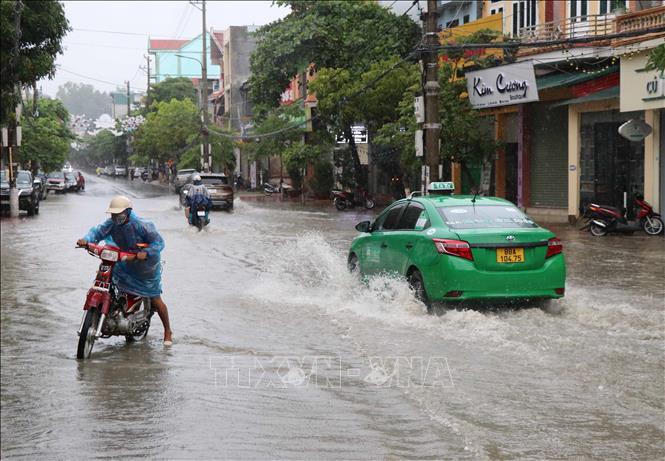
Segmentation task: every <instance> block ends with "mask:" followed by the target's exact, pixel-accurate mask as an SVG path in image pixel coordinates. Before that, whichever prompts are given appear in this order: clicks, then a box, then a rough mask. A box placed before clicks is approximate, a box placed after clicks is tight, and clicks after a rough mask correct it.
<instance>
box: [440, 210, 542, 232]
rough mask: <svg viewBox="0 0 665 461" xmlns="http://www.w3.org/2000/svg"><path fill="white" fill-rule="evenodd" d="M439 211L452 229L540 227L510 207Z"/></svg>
mask: <svg viewBox="0 0 665 461" xmlns="http://www.w3.org/2000/svg"><path fill="white" fill-rule="evenodd" d="M437 210H438V212H439V214H440V215H441V217H442V218H443V221H444V223H445V224H446V226H448V227H449V228H451V229H495V228H533V227H538V225H537V224H536V223H535V222H533V220H532V219H531V218H529V217H528V216H526V215H525V214H524V213H522V212H521V211H520V210H518V209H517V208H515V207H514V206H510V205H477V206H447V207H439V208H437Z"/></svg>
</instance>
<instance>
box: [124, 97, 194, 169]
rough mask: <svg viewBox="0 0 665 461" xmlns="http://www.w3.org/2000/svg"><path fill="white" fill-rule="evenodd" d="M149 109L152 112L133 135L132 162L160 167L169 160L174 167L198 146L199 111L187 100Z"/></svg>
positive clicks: (158, 104)
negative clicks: (154, 162)
mask: <svg viewBox="0 0 665 461" xmlns="http://www.w3.org/2000/svg"><path fill="white" fill-rule="evenodd" d="M153 107H154V112H150V113H149V114H148V115H147V116H146V118H145V122H144V123H143V124H142V125H141V126H139V127H138V129H137V130H136V132H135V133H134V142H133V145H134V155H133V157H132V160H133V161H134V162H137V163H147V162H149V161H150V160H156V161H158V162H160V163H163V162H166V161H167V160H169V159H172V160H173V161H174V162H175V163H178V162H179V161H180V158H181V156H182V155H183V154H184V153H185V152H186V151H187V150H189V149H192V148H194V146H196V145H198V143H199V136H200V131H201V121H200V117H199V109H198V108H197V107H196V105H195V104H194V103H193V102H192V101H191V100H190V99H183V100H181V101H180V100H177V99H172V100H170V101H168V102H165V101H162V102H157V103H155V104H154V105H153Z"/></svg>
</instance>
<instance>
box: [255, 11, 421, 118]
mask: <svg viewBox="0 0 665 461" xmlns="http://www.w3.org/2000/svg"><path fill="white" fill-rule="evenodd" d="M276 3H277V4H279V5H289V6H290V7H291V13H290V14H289V15H288V16H286V17H285V18H283V19H280V20H278V21H275V22H272V23H270V24H268V25H266V26H263V27H261V28H260V29H259V30H258V31H257V38H258V39H259V44H258V46H257V48H256V50H255V51H254V53H253V54H252V56H251V59H250V68H251V77H250V98H251V100H252V102H253V104H254V105H255V107H261V106H263V107H275V106H277V105H278V104H279V101H280V96H281V94H282V92H283V91H284V88H286V86H287V85H288V83H289V81H290V80H291V79H292V78H293V77H294V76H295V75H296V74H298V73H300V72H303V71H304V70H305V68H306V67H307V66H308V65H309V64H310V63H315V64H316V66H317V67H318V68H319V69H321V68H342V69H348V70H350V71H353V72H354V73H357V72H360V71H362V70H363V69H367V68H368V67H369V65H370V64H371V63H372V62H375V61H376V59H377V56H393V55H397V56H405V55H406V54H408V53H409V52H410V51H411V49H412V48H413V47H414V46H415V44H416V43H417V42H418V40H419V39H420V31H419V28H418V26H417V25H416V24H415V23H414V22H413V21H412V20H411V19H410V18H408V17H407V16H399V17H398V16H395V15H394V14H393V13H392V12H391V11H389V10H388V9H386V8H383V7H381V6H379V5H378V4H376V3H375V2H365V1H362V2H348V1H326V2H304V1H287V2H283V1H282V2H280V1H278V2H276Z"/></svg>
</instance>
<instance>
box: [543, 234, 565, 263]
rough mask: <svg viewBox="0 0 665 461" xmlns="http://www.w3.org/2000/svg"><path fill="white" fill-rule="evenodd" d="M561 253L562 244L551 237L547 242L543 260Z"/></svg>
mask: <svg viewBox="0 0 665 461" xmlns="http://www.w3.org/2000/svg"><path fill="white" fill-rule="evenodd" d="M562 251H563V243H561V240H560V239H558V238H557V237H552V238H551V239H549V240H548V241H547V254H546V255H545V259H547V258H549V257H552V256H554V255H558V254H559V253H561V252H562Z"/></svg>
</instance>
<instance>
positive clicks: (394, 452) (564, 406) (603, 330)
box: [0, 178, 665, 460]
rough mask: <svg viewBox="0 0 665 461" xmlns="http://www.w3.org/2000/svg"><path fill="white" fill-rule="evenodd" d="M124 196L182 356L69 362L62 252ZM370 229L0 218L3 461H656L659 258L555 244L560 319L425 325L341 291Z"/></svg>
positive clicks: (662, 364)
mask: <svg viewBox="0 0 665 461" xmlns="http://www.w3.org/2000/svg"><path fill="white" fill-rule="evenodd" d="M118 192H125V193H127V194H129V195H130V196H131V198H132V200H133V202H134V208H135V210H136V212H137V213H138V214H139V215H140V216H142V217H144V218H148V219H150V220H152V221H153V222H154V223H155V224H156V225H157V228H158V229H159V231H160V233H161V234H162V236H163V237H164V239H165V241H166V248H165V250H164V252H163V259H164V260H165V261H166V262H165V266H164V275H163V284H164V294H163V298H164V300H165V301H166V303H167V305H168V306H169V309H170V314H171V322H172V326H173V331H174V341H175V344H174V345H173V347H171V348H165V347H163V345H162V342H161V337H162V331H163V330H162V326H161V323H160V321H159V319H158V318H157V316H155V317H154V318H153V326H152V327H151V330H150V333H149V335H148V338H147V340H146V341H145V342H143V343H141V344H132V345H128V344H125V340H124V339H121V338H111V339H102V340H99V341H98V342H97V343H96V344H95V347H94V350H93V355H92V358H91V359H90V360H88V361H85V362H81V361H77V360H76V359H75V349H76V341H77V336H76V329H77V328H78V325H79V323H80V319H81V315H82V305H83V301H84V299H85V294H86V292H87V289H88V288H89V286H90V285H91V282H92V279H93V278H94V272H95V270H96V268H97V265H98V260H96V259H95V258H92V257H91V256H89V255H88V254H87V253H86V252H85V251H82V250H77V249H75V248H74V242H75V241H76V239H77V238H79V237H81V236H83V235H84V234H85V232H86V231H87V230H88V228H89V227H91V226H93V225H95V224H98V223H99V222H101V221H102V220H103V219H104V218H105V215H104V210H105V209H106V207H107V205H108V202H109V200H110V198H111V196H112V195H114V194H116V193H118ZM371 216H372V214H371V213H368V212H361V211H350V212H344V213H340V212H337V211H336V210H334V209H333V208H332V207H328V208H321V207H318V208H317V207H307V206H305V207H302V206H300V205H295V204H291V205H286V204H281V205H280V204H276V205H265V204H260V203H250V202H243V201H236V206H235V211H234V212H233V213H224V212H216V213H213V214H212V223H211V225H210V226H209V227H208V228H207V229H206V230H204V231H203V232H201V233H198V232H196V231H195V230H194V229H192V228H188V227H187V226H186V225H185V220H184V217H183V212H182V210H180V209H179V208H178V205H177V198H176V196H175V195H164V194H163V190H161V189H157V188H154V187H151V186H149V185H142V184H139V183H136V184H131V183H127V182H126V181H121V180H118V181H113V180H109V179H105V178H101V179H98V178H91V179H90V180H89V181H88V185H87V191H86V192H85V193H82V194H68V195H58V196H54V195H50V196H49V198H48V200H46V201H44V202H42V204H41V212H40V215H39V216H37V217H35V218H34V219H33V218H27V217H25V216H24V215H21V217H20V218H19V219H10V218H7V217H4V218H2V221H1V229H2V234H1V237H2V240H1V241H2V246H1V257H2V266H1V267H2V279H1V282H2V290H1V293H2V297H1V306H2V308H1V311H0V313H1V318H0V320H1V325H2V326H1V348H2V357H1V358H2V367H1V385H2V395H1V404H2V418H1V423H0V424H1V431H2V440H1V445H2V448H1V455H2V458H29V459H36V458H58V459H60V458H66V459H71V458H84V457H85V458H89V457H95V458H113V459H116V458H117V459H121V458H129V457H157V458H179V459H182V458H189V459H215V458H234V459H268V458H270V459H274V458H285V459H296V458H297V459H340V458H344V459H378V458H381V459H395V458H419V459H421V458H422V459H441V458H448V459H450V458H452V459H534V460H540V459H570V458H575V457H578V458H580V459H618V460H626V459H662V457H663V454H665V427H664V426H665V359H664V357H665V355H664V349H665V347H664V346H665V314H664V312H665V308H664V307H665V306H664V305H665V284H664V283H663V280H664V274H665V239H663V238H653V237H647V236H645V235H638V234H635V235H633V236H629V237H628V236H616V237H615V236H610V237H606V238H593V237H591V236H590V235H589V234H586V233H584V234H583V233H580V232H578V231H576V230H575V229H572V228H568V227H565V226H548V227H550V228H551V229H552V230H554V231H555V232H557V233H558V235H559V236H560V237H562V239H563V240H564V244H565V253H566V257H567V262H568V272H569V276H568V283H567V292H566V298H565V299H564V300H562V301H561V302H559V303H555V305H554V307H553V308H550V309H548V310H540V309H524V310H511V309H500V308H499V309H493V310H490V311H477V310H460V311H456V310H453V311H448V312H445V313H444V314H443V315H440V316H431V315H427V314H426V313H425V312H424V308H423V306H421V305H419V304H418V303H417V302H416V301H415V300H414V299H413V296H412V295H411V293H410V292H409V289H408V287H407V285H406V283H405V282H403V281H400V280H395V279H391V278H382V277H377V278H375V279H372V280H371V281H370V283H369V285H368V286H366V285H363V284H361V283H360V282H358V281H357V280H355V279H354V278H352V277H351V276H350V275H349V274H348V273H347V272H346V266H345V261H346V254H347V250H348V247H349V243H350V241H351V239H352V238H353V237H354V236H355V234H356V232H355V230H354V229H353V226H354V225H355V223H356V222H358V221H361V220H363V219H366V218H371Z"/></svg>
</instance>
